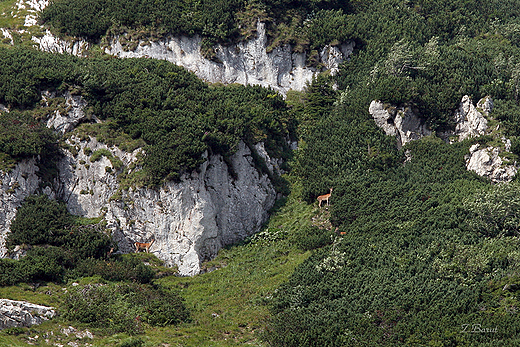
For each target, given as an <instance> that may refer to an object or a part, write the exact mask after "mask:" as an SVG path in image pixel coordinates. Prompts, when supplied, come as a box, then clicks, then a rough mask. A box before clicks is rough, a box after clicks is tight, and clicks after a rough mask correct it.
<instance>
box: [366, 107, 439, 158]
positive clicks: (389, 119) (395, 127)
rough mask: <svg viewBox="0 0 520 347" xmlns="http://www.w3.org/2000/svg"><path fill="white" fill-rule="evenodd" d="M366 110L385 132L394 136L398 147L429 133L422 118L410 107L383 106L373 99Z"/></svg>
mask: <svg viewBox="0 0 520 347" xmlns="http://www.w3.org/2000/svg"><path fill="white" fill-rule="evenodd" d="M368 112H369V113H370V114H371V115H372V118H374V121H375V123H376V125H377V126H378V127H380V128H381V129H383V131H384V132H385V134H387V135H390V136H395V137H396V139H397V147H398V148H401V147H402V146H404V145H405V144H407V143H408V142H410V141H413V140H418V139H420V138H423V137H424V136H428V135H431V131H430V130H429V129H428V127H427V126H426V124H425V122H424V120H423V119H421V118H420V117H418V116H417V115H416V114H415V113H414V112H413V110H412V109H411V108H410V107H405V108H403V107H399V108H398V107H394V106H385V104H383V103H382V102H381V101H377V100H374V101H372V102H371V103H370V107H369V109H368Z"/></svg>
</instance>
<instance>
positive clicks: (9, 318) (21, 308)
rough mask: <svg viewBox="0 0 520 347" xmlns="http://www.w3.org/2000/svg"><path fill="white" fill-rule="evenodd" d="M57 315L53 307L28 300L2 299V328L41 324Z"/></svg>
mask: <svg viewBox="0 0 520 347" xmlns="http://www.w3.org/2000/svg"><path fill="white" fill-rule="evenodd" d="M55 315H56V312H55V311H54V308H53V307H48V306H41V305H35V304H31V303H30V302H26V301H14V300H7V299H0V330H1V329H5V328H13V327H30V326H31V325H35V324H41V323H42V322H43V321H45V320H49V319H51V318H53V317H54V316H55Z"/></svg>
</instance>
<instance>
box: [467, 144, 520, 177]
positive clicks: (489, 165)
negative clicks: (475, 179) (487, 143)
mask: <svg viewBox="0 0 520 347" xmlns="http://www.w3.org/2000/svg"><path fill="white" fill-rule="evenodd" d="M469 152H470V155H469V158H467V160H466V168H467V169H468V170H470V171H474V172H476V173H477V175H479V176H482V177H487V178H489V179H491V180H492V181H493V182H509V181H511V180H512V179H513V178H514V177H515V175H516V173H517V172H518V168H517V167H516V165H515V164H516V163H515V164H513V165H511V164H508V163H506V162H504V160H503V159H502V158H501V157H500V155H499V154H500V153H501V152H502V149H500V148H496V147H486V148H480V144H478V143H476V144H474V145H473V146H471V148H470V150H469Z"/></svg>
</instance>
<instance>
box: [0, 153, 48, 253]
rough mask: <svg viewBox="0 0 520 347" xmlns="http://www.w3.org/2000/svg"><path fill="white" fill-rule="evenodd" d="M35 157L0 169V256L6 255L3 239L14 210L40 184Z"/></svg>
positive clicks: (14, 213)
mask: <svg viewBox="0 0 520 347" xmlns="http://www.w3.org/2000/svg"><path fill="white" fill-rule="evenodd" d="M37 171H39V168H38V166H37V165H36V160H35V159H24V160H22V161H21V162H19V163H18V164H17V165H16V166H15V167H14V168H13V169H12V170H11V171H9V172H2V171H0V258H4V257H5V256H6V255H7V249H6V247H5V241H6V237H7V234H8V233H9V231H10V226H11V222H12V221H13V219H14V217H15V215H16V210H17V209H18V207H20V205H21V204H22V201H23V200H24V199H25V198H26V197H27V196H29V195H30V194H33V193H34V192H35V191H36V189H37V188H38V186H39V184H40V178H39V177H38V176H37V174H36V173H37Z"/></svg>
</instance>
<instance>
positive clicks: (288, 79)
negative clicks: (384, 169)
mask: <svg viewBox="0 0 520 347" xmlns="http://www.w3.org/2000/svg"><path fill="white" fill-rule="evenodd" d="M200 48H201V37H199V36H197V35H196V36H193V37H187V36H180V37H172V38H169V39H166V40H162V41H158V42H145V41H141V42H140V43H139V45H138V46H137V48H136V49H135V50H130V51H125V50H124V49H123V47H122V45H121V43H120V41H119V40H118V39H114V40H113V41H112V42H111V44H110V47H108V48H106V53H108V54H112V55H115V56H118V57H122V58H136V57H147V58H153V59H162V60H168V61H170V62H172V63H174V64H177V65H179V66H183V67H185V68H186V69H188V70H190V71H192V72H194V73H195V74H196V75H197V76H198V77H199V78H201V79H203V80H205V81H207V82H211V83H215V82H221V83H225V84H228V83H239V84H244V85H248V84H253V85H261V86H263V87H271V88H273V89H275V90H277V91H279V92H280V93H282V94H284V95H285V93H286V92H287V91H288V90H290V89H293V90H298V91H301V90H303V88H304V87H305V85H306V83H307V82H310V81H311V80H312V78H313V77H314V76H315V75H316V74H317V73H319V72H320V70H318V69H316V68H312V67H308V66H306V54H305V53H293V52H292V48H291V46H289V45H285V46H282V47H276V48H274V49H273V50H272V51H271V52H267V35H266V31H265V24H264V23H261V22H258V24H257V37H256V38H254V39H252V40H249V41H247V42H241V43H238V44H236V45H231V46H222V45H217V47H216V48H215V53H216V59H215V60H217V61H218V62H216V61H212V60H209V59H206V58H204V57H203V55H202V53H201V50H200ZM353 50H354V42H353V41H351V42H347V43H345V44H342V45H341V46H326V47H324V48H323V49H322V50H321V51H320V52H319V57H320V63H321V64H323V66H324V68H325V69H327V70H330V71H331V73H333V74H334V73H336V72H337V71H338V67H339V64H340V63H341V62H343V61H344V60H345V59H346V58H347V57H348V56H349V55H350V54H351V53H352V52H353Z"/></svg>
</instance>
